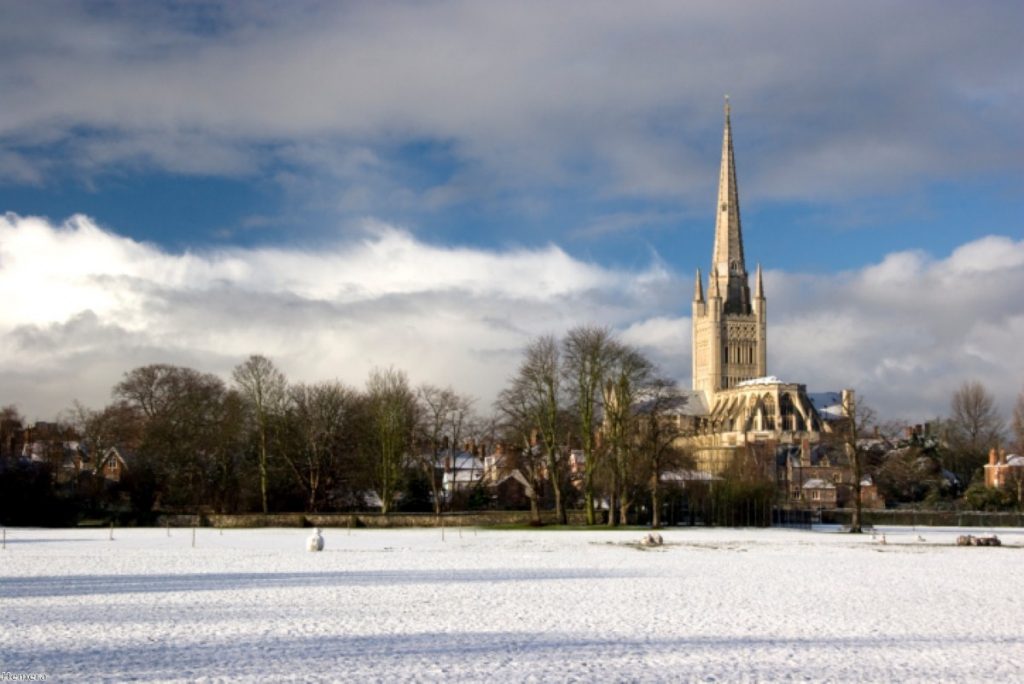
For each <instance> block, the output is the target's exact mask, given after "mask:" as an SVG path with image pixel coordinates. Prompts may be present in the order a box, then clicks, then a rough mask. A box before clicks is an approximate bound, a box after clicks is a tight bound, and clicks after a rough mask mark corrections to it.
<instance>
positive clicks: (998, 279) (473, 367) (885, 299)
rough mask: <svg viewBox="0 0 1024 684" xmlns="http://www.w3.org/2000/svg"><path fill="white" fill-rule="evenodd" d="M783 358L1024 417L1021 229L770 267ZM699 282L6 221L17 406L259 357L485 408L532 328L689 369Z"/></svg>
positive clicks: (826, 382) (387, 229) (301, 371)
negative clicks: (859, 266) (183, 240)
mask: <svg viewBox="0 0 1024 684" xmlns="http://www.w3.org/2000/svg"><path fill="white" fill-rule="evenodd" d="M765 286H766V290H767V295H768V307H769V308H768V311H769V371H770V372H771V373H773V374H775V375H779V376H781V377H783V378H785V379H789V380H794V381H799V382H804V383H806V384H807V385H808V386H809V387H810V388H811V389H818V390H822V389H839V388H842V387H848V386H851V387H854V388H856V389H857V390H858V391H859V392H860V393H861V395H863V396H866V397H867V399H868V401H869V402H870V403H872V404H873V405H875V406H876V407H877V408H878V409H880V410H881V411H883V412H884V413H885V414H887V415H892V416H894V417H902V418H907V419H911V420H917V419H921V418H927V417H931V416H935V415H938V414H941V413H943V412H945V410H946V407H947V404H948V397H949V395H950V393H951V392H952V390H953V389H955V388H956V387H957V386H958V385H959V384H960V383H961V382H962V381H964V380H965V379H969V378H977V379H979V380H981V381H982V382H984V383H985V384H986V385H987V386H988V387H990V388H991V389H992V391H994V392H995V393H996V395H997V397H998V399H999V400H1000V402H1001V403H1002V405H1003V407H1004V409H1006V410H1008V408H1009V406H1010V401H1011V399H1012V398H1013V397H1014V396H1015V395H1016V393H1017V392H1018V391H1019V390H1020V389H1021V387H1022V385H1024V355H1021V354H1020V348H1021V341H1022V340H1024V300H1022V299H1021V297H1020V293H1021V292H1024V240H1020V241H1014V240H1012V239H1009V238H1006V237H998V236H992V237H986V238H982V239H980V240H977V241H974V242H971V243H967V244H964V245H962V246H961V247H959V248H958V249H956V250H955V251H954V252H953V253H952V254H950V255H949V256H948V257H945V258H939V259H936V258H933V257H930V256H928V255H927V254H925V253H923V252H910V253H898V254H891V255H888V256H887V257H886V258H885V259H883V260H882V261H881V262H880V263H878V264H875V265H872V266H869V267H867V268H865V269H863V270H860V271H856V272H847V273H843V274H839V275H806V274H791V273H785V272H779V271H767V272H766V273H765ZM691 293H692V284H691V281H690V279H689V277H683V278H677V277H676V276H675V275H674V274H672V273H671V272H670V271H669V270H668V269H667V268H666V267H665V266H664V264H662V263H660V261H659V260H658V259H656V258H655V259H653V260H652V263H651V265H650V266H649V267H647V268H645V269H643V270H639V271H627V270H615V269H609V268H603V267H600V266H597V265H594V264H591V263H586V262H582V261H579V260H576V259H573V258H572V257H569V256H568V255H567V254H566V253H565V252H563V251H562V250H561V249H559V248H558V247H556V246H549V247H546V248H543V249H535V250H526V249H507V250H504V251H492V250H481V249H468V248H450V247H438V246H435V245H429V244H425V243H423V242H420V241H418V240H416V239H415V238H413V237H412V236H410V235H409V234H408V233H406V232H404V231H402V230H400V229H398V228H395V227H393V226H389V225H385V224H380V223H370V224H368V225H367V227H366V230H365V232H364V234H363V236H362V237H361V238H359V239H354V240H348V241H344V242H338V243H336V244H334V245H328V246H326V247H323V248H321V249H319V250H317V251H304V250H301V249H297V248H278V249H267V248H261V249H241V248H235V249H230V250H222V251H209V252H202V253H183V254H172V253H168V252H166V251H163V250H161V249H160V248H157V247H155V246H152V245H147V244H142V243H139V242H135V241H133V240H130V239H126V238H123V237H120V236H118V235H115V234H113V233H110V232H108V231H105V230H103V229H102V228H100V227H98V226H96V225H95V223H93V222H92V221H91V220H90V219H89V218H87V217H83V216H76V217H73V218H71V219H69V220H68V221H67V222H65V223H64V224H62V225H59V226H58V225H52V224H50V223H48V222H47V221H45V220H43V219H38V218H28V217H20V216H17V215H14V214H8V215H6V216H5V217H3V218H0V301H3V302H4V306H3V307H0V387H2V388H3V392H4V396H3V397H0V403H7V402H17V403H19V404H20V405H21V406H22V407H23V409H24V410H25V411H27V412H28V413H29V414H30V415H33V416H37V417H40V418H46V417H51V416H53V415H54V414H55V413H56V412H57V411H59V410H61V409H62V408H64V407H66V406H67V405H68V404H69V403H70V401H71V400H72V399H75V398H78V399H81V400H83V401H85V402H87V403H89V404H92V405H101V404H103V403H105V402H106V401H107V400H108V399H109V391H110V388H111V387H112V385H113V384H114V383H115V382H117V380H118V379H119V378H120V376H121V374H122V373H124V372H125V371H127V370H130V369H131V368H133V367H135V366H137V365H142V364H145V363H154V362H170V363H179V364H183V365H190V366H193V367H196V368H198V369H200V370H203V371H209V372H215V373H218V374H220V375H222V376H223V377H225V378H227V377H229V373H230V370H231V368H232V367H233V366H234V365H235V364H237V363H238V362H240V361H241V360H242V359H244V358H245V357H246V356H247V355H248V354H250V353H255V352H259V353H264V354H267V355H269V356H271V357H272V358H274V359H275V360H276V361H277V362H278V363H279V364H280V366H281V367H282V368H283V369H284V370H285V371H286V372H287V374H288V375H289V376H290V377H291V378H292V379H295V380H318V379H328V378H340V379H342V380H344V381H346V382H348V383H351V384H355V385H359V384H361V383H362V382H363V380H364V379H365V377H366V374H367V373H368V371H369V370H370V369H371V368H373V367H374V366H388V365H395V366H398V367H400V368H404V369H405V370H407V371H408V372H409V374H410V375H411V377H412V378H413V379H414V381H417V382H420V381H427V382H435V383H441V384H448V383H451V384H453V385H454V386H455V387H457V388H458V389H460V390H461V391H464V392H467V393H470V394H474V395H476V396H477V397H479V398H480V404H479V405H480V406H481V408H487V407H488V406H489V403H490V401H491V400H492V399H493V397H494V395H495V394H496V393H497V391H498V390H500V388H501V387H502V386H503V384H504V382H505V380H506V379H507V377H508V375H509V374H510V373H511V372H512V371H513V369H514V367H515V365H516V364H517V362H518V360H519V353H520V350H521V348H522V346H523V345H524V344H525V343H526V342H527V341H528V340H529V339H530V338H531V337H533V336H536V335H540V334H545V333H555V334H560V333H562V332H564V331H565V330H567V329H568V328H570V327H572V326H573V325H577V324H596V325H607V326H610V327H612V328H614V329H616V330H618V331H620V334H621V335H622V338H623V339H624V340H625V341H627V342H629V343H631V344H635V345H637V346H639V347H641V348H642V349H643V350H644V351H646V352H647V353H648V354H649V355H650V356H651V357H652V358H653V359H654V360H655V361H656V362H658V363H659V364H660V365H661V367H662V368H663V370H664V371H665V372H666V373H668V374H670V375H671V376H673V377H676V378H678V379H680V380H682V381H683V382H688V381H689V372H690V349H689V346H690V321H689V318H688V317H687V316H688V315H689V300H690V295H691Z"/></svg>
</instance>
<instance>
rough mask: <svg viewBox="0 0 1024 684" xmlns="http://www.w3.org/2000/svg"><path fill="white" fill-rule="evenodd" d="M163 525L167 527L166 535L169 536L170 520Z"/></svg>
mask: <svg viewBox="0 0 1024 684" xmlns="http://www.w3.org/2000/svg"><path fill="white" fill-rule="evenodd" d="M164 525H166V527H167V536H168V537H170V536H171V521H170V520H168V521H167V522H165V523H164Z"/></svg>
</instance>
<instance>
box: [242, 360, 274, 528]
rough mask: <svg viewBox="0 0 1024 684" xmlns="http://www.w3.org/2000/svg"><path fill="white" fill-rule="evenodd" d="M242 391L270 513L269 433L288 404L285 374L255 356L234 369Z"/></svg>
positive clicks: (263, 500)
mask: <svg viewBox="0 0 1024 684" xmlns="http://www.w3.org/2000/svg"><path fill="white" fill-rule="evenodd" d="M232 377H233V378H234V381H235V384H236V385H237V386H238V389H239V392H240V393H241V395H242V397H244V398H245V401H246V402H247V404H248V405H249V408H250V410H251V411H252V416H253V419H254V420H255V423H256V431H257V434H258V438H259V453H258V455H257V459H258V465H259V476H260V502H261V505H262V506H263V512H264V513H266V512H267V510H268V509H267V480H268V479H269V476H268V473H267V470H268V469H267V464H268V462H269V454H268V447H267V442H268V433H269V430H270V423H271V421H272V419H273V418H274V417H275V416H278V415H280V414H281V413H282V411H283V409H284V404H285V394H286V388H287V382H286V381H285V377H284V374H282V373H281V371H279V370H278V369H277V367H276V366H275V365H274V362H273V361H271V360H270V359H268V358H267V357H265V356H261V355H259V354H253V355H252V356H250V357H249V358H248V359H246V360H245V361H244V362H242V363H241V364H239V365H238V366H236V367H235V370H234V372H233V373H232Z"/></svg>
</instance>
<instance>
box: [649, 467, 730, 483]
mask: <svg viewBox="0 0 1024 684" xmlns="http://www.w3.org/2000/svg"><path fill="white" fill-rule="evenodd" d="M721 479H722V478H720V477H718V476H717V475H712V474H711V473H706V472H704V471H703V470H686V469H682V470H667V471H665V472H663V473H662V474H661V481H662V482H711V481H712V480H721Z"/></svg>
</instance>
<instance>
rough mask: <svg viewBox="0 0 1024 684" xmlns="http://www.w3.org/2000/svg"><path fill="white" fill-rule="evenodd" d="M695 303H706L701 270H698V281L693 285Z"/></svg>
mask: <svg viewBox="0 0 1024 684" xmlns="http://www.w3.org/2000/svg"><path fill="white" fill-rule="evenodd" d="M693 301H695V302H703V301H704V285H703V284H702V283H701V282H700V269H699V268H698V269H697V280H696V281H695V282H694V283H693Z"/></svg>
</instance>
